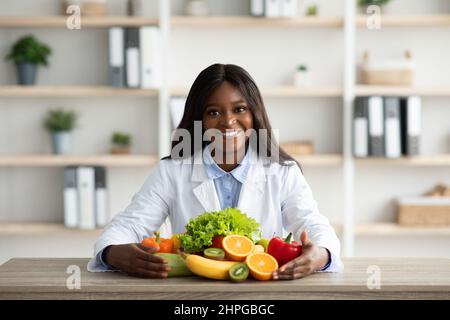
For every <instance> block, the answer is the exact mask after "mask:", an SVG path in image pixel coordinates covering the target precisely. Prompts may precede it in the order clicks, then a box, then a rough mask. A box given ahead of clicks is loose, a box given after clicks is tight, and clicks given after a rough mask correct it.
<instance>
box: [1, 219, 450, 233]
mask: <svg viewBox="0 0 450 320" xmlns="http://www.w3.org/2000/svg"><path fill="white" fill-rule="evenodd" d="M333 228H334V229H335V230H336V233H337V234H340V233H341V232H342V226H341V225H340V224H336V223H334V224H333ZM100 233H101V229H94V230H80V229H69V228H66V227H65V226H64V225H63V224H62V223H53V222H7V221H2V222H0V236H8V235H19V236H20V235H23V236H26V235H30V236H33V235H50V234H51V235H68V236H77V235H78V236H83V235H86V234H98V235H100ZM355 233H356V235H357V236H450V227H447V226H443V227H409V226H401V225H398V224H397V223H389V222H385V223H379V222H378V223H366V224H359V225H356V227H355Z"/></svg>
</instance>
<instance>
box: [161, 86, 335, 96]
mask: <svg viewBox="0 0 450 320" xmlns="http://www.w3.org/2000/svg"><path fill="white" fill-rule="evenodd" d="M260 91H261V94H262V95H263V96H264V97H266V98H289V97H292V98H295V97H305V98H306V97H341V96H342V88H340V87H338V86H335V87H334V86H329V87H327V86H325V87H305V88H297V87H294V86H273V87H261V88H260ZM170 93H171V95H173V96H187V94H188V93H189V89H188V88H176V87H174V88H172V89H171V90H170Z"/></svg>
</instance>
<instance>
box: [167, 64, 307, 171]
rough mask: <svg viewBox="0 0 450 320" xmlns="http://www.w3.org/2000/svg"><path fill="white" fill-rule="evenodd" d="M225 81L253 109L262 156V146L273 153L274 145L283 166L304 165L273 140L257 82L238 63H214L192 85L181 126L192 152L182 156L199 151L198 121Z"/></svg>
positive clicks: (179, 127)
mask: <svg viewBox="0 0 450 320" xmlns="http://www.w3.org/2000/svg"><path fill="white" fill-rule="evenodd" d="M225 81H226V82H229V83H230V84H231V85H233V86H234V87H235V88H236V89H238V90H239V92H240V93H241V95H242V96H243V97H244V99H245V100H246V102H247V104H248V105H249V107H250V110H251V111H252V114H253V128H254V129H255V131H256V134H257V141H258V144H257V148H258V152H257V153H258V155H260V152H259V147H260V146H261V147H263V148H265V149H266V150H265V151H266V155H269V154H270V155H271V148H272V150H279V157H278V158H277V160H276V162H278V163H279V164H281V165H293V164H295V163H296V164H297V165H298V166H299V167H300V165H299V163H298V162H297V161H296V160H295V159H294V158H292V157H291V156H290V155H289V154H287V153H286V152H285V151H284V150H283V149H282V148H280V146H279V145H278V144H277V142H276V140H275V139H272V126H271V125H270V122H269V118H268V116H267V112H266V108H265V106H264V103H263V100H262V97H261V93H260V92H259V89H258V87H257V85H256V83H255V81H254V80H253V78H252V77H251V76H250V74H249V73H248V72H247V71H245V70H244V69H243V68H241V67H239V66H237V65H234V64H219V63H216V64H213V65H211V66H209V67H207V68H206V69H204V70H203V71H202V72H200V74H199V75H198V76H197V78H196V79H195V81H194V83H193V84H192V87H191V90H190V91H189V94H188V96H187V99H186V106H185V108H184V113H183V118H182V119H181V122H180V124H179V125H178V127H177V129H185V130H187V131H189V133H190V137H191V153H190V154H186V155H185V154H183V155H182V158H187V157H191V156H192V155H193V154H194V153H195V152H197V151H199V150H195V146H196V144H195V143H194V121H202V120H203V113H204V111H205V108H206V102H207V100H208V97H209V96H210V95H211V94H212V92H213V91H214V90H215V89H216V88H217V87H218V86H220V85H221V84H222V83H223V82H225ZM177 129H176V130H177ZM259 129H266V130H267V138H264V141H260V136H259ZM178 143H180V141H172V149H173V148H174V147H175V146H176V145H177V144H178ZM203 146H204V145H203ZM271 156H272V155H271ZM170 158H171V157H170V156H167V157H165V158H163V159H170Z"/></svg>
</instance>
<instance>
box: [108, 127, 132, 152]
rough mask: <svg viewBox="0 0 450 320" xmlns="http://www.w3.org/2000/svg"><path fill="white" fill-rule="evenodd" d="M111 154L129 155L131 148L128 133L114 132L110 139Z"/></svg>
mask: <svg viewBox="0 0 450 320" xmlns="http://www.w3.org/2000/svg"><path fill="white" fill-rule="evenodd" d="M111 143H112V148H111V153H112V154H129V153H130V146H131V135H130V134H128V133H124V132H120V131H116V132H114V133H113V135H112V137H111Z"/></svg>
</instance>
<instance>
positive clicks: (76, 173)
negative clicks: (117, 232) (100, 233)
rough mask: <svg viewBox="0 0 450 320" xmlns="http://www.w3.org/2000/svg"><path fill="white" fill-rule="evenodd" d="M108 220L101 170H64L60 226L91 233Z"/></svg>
mask: <svg viewBox="0 0 450 320" xmlns="http://www.w3.org/2000/svg"><path fill="white" fill-rule="evenodd" d="M109 221H110V214H109V210H108V192H107V187H106V169H105V167H99V166H95V167H91V166H78V167H66V168H64V225H65V226H66V227H67V228H79V229H85V230H92V229H95V228H100V227H103V226H105V225H106V224H107V223H108V222H109Z"/></svg>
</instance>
